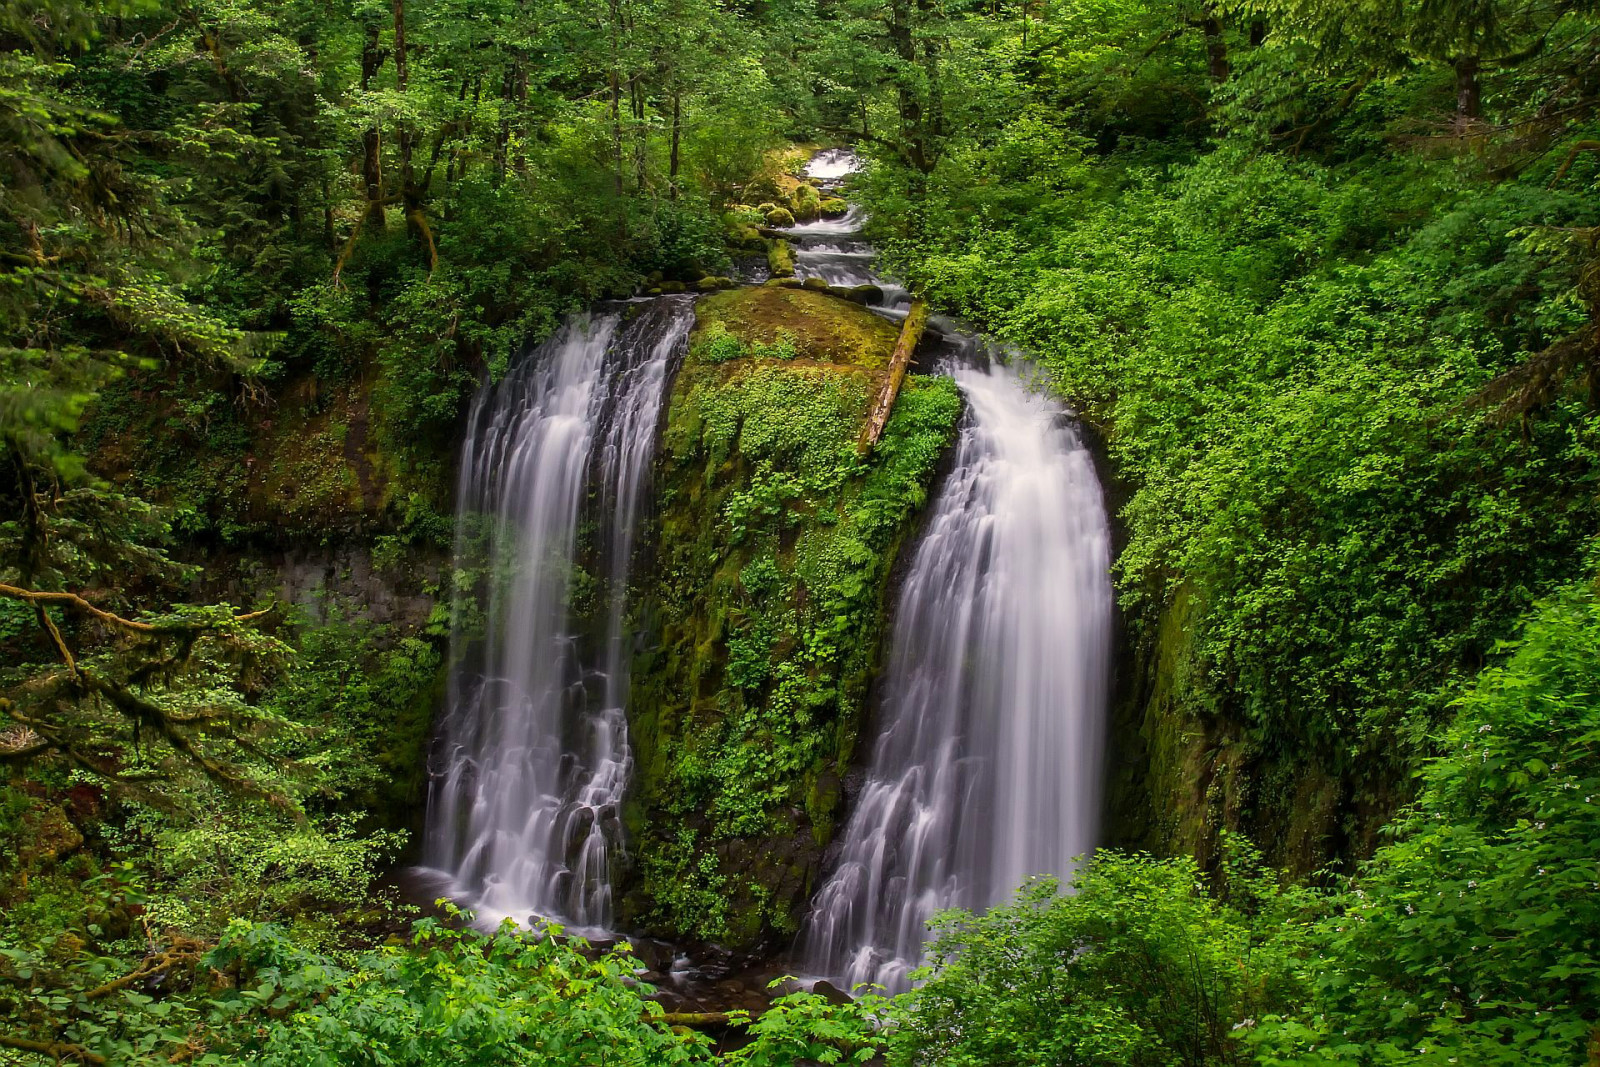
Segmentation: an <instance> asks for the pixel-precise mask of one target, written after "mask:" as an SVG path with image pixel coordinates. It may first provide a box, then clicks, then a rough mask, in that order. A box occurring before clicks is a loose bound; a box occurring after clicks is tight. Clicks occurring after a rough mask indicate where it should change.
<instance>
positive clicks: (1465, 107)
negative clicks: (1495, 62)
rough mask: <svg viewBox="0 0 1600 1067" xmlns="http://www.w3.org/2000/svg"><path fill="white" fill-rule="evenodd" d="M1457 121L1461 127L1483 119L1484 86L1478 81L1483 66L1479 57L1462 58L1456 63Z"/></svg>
mask: <svg viewBox="0 0 1600 1067" xmlns="http://www.w3.org/2000/svg"><path fill="white" fill-rule="evenodd" d="M1455 68H1456V121H1457V122H1458V123H1460V124H1461V125H1466V124H1467V123H1469V122H1474V121H1476V120H1478V119H1481V118H1483V85H1482V83H1481V82H1480V81H1479V80H1478V75H1479V73H1480V69H1481V64H1480V63H1479V61H1478V57H1477V56H1462V57H1460V58H1459V59H1457V60H1456V61H1455Z"/></svg>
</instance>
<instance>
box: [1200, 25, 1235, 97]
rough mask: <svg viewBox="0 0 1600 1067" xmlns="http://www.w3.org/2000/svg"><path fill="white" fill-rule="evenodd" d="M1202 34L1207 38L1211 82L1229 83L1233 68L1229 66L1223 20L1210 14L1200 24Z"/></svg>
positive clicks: (1207, 60)
mask: <svg viewBox="0 0 1600 1067" xmlns="http://www.w3.org/2000/svg"><path fill="white" fill-rule="evenodd" d="M1200 32H1201V33H1203V34H1205V37H1206V70H1207V71H1208V72H1209V73H1210V74H1211V80H1212V81H1214V82H1217V83H1219V84H1220V83H1222V82H1225V81H1227V80H1228V75H1229V73H1231V70H1232V68H1231V67H1230V66H1229V64H1228V42H1227V40H1226V39H1224V38H1223V36H1222V20H1221V19H1220V18H1218V17H1217V16H1216V15H1215V14H1208V15H1207V16H1206V17H1205V19H1204V20H1202V21H1201V23H1200Z"/></svg>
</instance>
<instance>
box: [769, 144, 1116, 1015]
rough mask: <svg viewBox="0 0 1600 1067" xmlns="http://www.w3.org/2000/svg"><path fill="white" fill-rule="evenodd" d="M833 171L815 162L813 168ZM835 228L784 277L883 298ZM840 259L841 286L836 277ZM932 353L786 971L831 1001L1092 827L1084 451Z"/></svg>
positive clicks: (1010, 381) (817, 227) (1105, 617)
mask: <svg viewBox="0 0 1600 1067" xmlns="http://www.w3.org/2000/svg"><path fill="white" fill-rule="evenodd" d="M850 163H851V160H850V159H849V157H847V156H843V155H841V154H834V153H824V154H823V155H822V156H820V157H818V160H817V161H816V163H815V165H814V169H813V172H812V173H813V174H815V175H818V176H821V177H824V178H825V179H833V178H836V177H838V176H840V175H842V174H843V173H845V172H847V171H848V169H849V168H850ZM852 215H853V213H852ZM848 221H849V222H854V219H853V218H851V219H849V220H848ZM843 231H845V227H843V226H841V225H840V224H839V223H838V222H834V223H826V222H824V223H816V224H811V225H809V226H807V225H802V226H797V227H795V228H794V229H793V230H792V231H790V232H791V233H792V234H793V236H794V238H795V241H796V271H797V273H798V274H800V275H801V276H802V277H806V276H824V275H826V276H827V277H828V280H829V281H830V282H832V283H833V284H861V283H867V282H871V283H874V284H882V283H881V281H880V280H879V279H877V278H876V277H874V276H872V275H871V273H870V268H869V264H870V259H869V258H868V256H867V255H864V254H863V253H867V252H868V251H869V250H868V249H867V248H866V247H865V246H864V245H862V244H861V242H860V240H859V238H857V237H855V235H854V234H850V233H847V232H843ZM856 257H859V258H856ZM852 258H854V261H855V263H856V264H859V266H857V267H856V270H858V271H859V272H860V275H859V277H855V276H851V277H845V276H842V274H843V271H842V269H841V268H846V265H847V264H849V263H850V261H851V259H852ZM885 290H886V293H894V294H895V295H896V296H898V295H899V293H898V292H896V291H895V290H893V289H890V288H889V287H885ZM900 292H903V291H900ZM890 299H891V300H894V297H891V298H890ZM900 299H901V300H903V299H904V298H903V297H901V298H900ZM894 302H896V303H898V302H900V301H894ZM884 310H885V311H886V312H887V313H888V314H890V315H894V316H895V317H900V316H902V315H903V314H904V311H903V309H902V308H893V309H884ZM939 348H940V349H941V351H940V352H939V353H938V354H937V355H936V357H935V359H936V362H937V366H938V369H939V370H941V371H943V372H945V373H949V374H950V375H951V376H952V377H953V378H954V379H955V380H956V382H957V384H958V385H959V386H960V387H961V390H962V393H963V394H964V396H965V398H966V403H967V412H966V415H965V418H964V420H963V423H962V427H961V431H960V440H959V442H958V443H957V446H956V456H955V462H954V467H953V469H952V470H951V472H950V474H949V475H948V477H946V478H945V480H944V481H943V483H942V486H941V488H940V489H939V490H938V493H937V496H936V498H935V500H934V502H933V504H932V507H931V510H930V514H929V516H928V519H927V522H926V525H925V527H924V529H923V532H922V534H921V535H920V537H919V539H918V541H917V544H916V546H915V548H914V550H913V554H912V557H911V559H910V562H909V566H908V567H907V569H906V572H905V577H904V581H903V583H902V585H901V587H900V591H899V595H898V599H897V602H896V606H895V612H894V619H893V637H892V641H891V647H890V650H889V655H888V663H887V666H886V670H885V674H884V677H883V680H882V685H881V688H880V692H881V694H882V696H881V699H880V701H879V706H878V708H877V712H876V716H875V724H876V730H875V734H876V736H875V737H874V739H873V741H872V751H871V757H870V762H869V764H868V768H867V777H866V781H865V784H864V785H863V786H862V788H861V790H860V792H859V794H858V795H857V798H856V801H855V804H854V806H853V809H852V811H851V814H850V816H849V820H848V823H847V825H846V827H845V831H844V835H843V840H842V844H841V846H840V848H839V850H838V853H837V855H838V859H837V863H836V865H835V866H834V868H833V871H832V873H831V875H830V876H829V877H828V879H827V881H826V882H825V884H824V885H823V887H822V889H821V891H820V892H819V893H818V894H817V896H816V898H815V900H814V902H813V904H812V908H811V911H810V913H809V914H808V916H807V918H806V921H805V925H804V928H803V930H802V931H801V935H800V942H799V954H800V962H801V963H802V965H803V967H804V969H805V970H806V971H808V972H809V973H811V974H813V975H817V976H821V977H826V978H829V979H831V980H833V981H834V982H836V983H838V984H840V985H842V986H844V987H845V988H850V987H853V986H855V985H857V984H859V983H863V982H866V983H874V984H878V985H882V986H883V987H885V988H886V990H887V991H888V992H891V993H893V992H898V991H901V990H903V989H905V988H907V987H908V986H909V984H910V980H909V975H910V972H911V971H912V970H914V969H915V968H916V967H917V966H918V965H919V964H920V963H921V962H922V959H923V954H924V946H925V943H926V939H927V937H928V930H927V922H928V920H929V919H930V918H931V917H932V916H933V915H934V914H935V913H937V912H939V911H942V910H945V909H948V908H968V909H974V910H979V909H983V908H986V907H990V906H992V905H995V904H999V903H1003V902H1005V901H1007V900H1009V899H1010V898H1011V896H1012V895H1013V894H1014V893H1015V891H1016V890H1017V889H1018V888H1019V887H1020V886H1021V885H1023V884H1024V883H1025V882H1026V881H1027V880H1029V879H1030V878H1033V877H1036V876H1040V875H1052V876H1055V877H1057V878H1060V879H1066V878H1069V877H1070V876H1071V873H1072V870H1073V866H1074V861H1075V859H1076V858H1077V857H1080V856H1083V855H1085V854H1086V853H1088V852H1089V851H1090V850H1091V849H1093V847H1094V845H1095V835H1096V830H1097V825H1098V819H1099V798H1100V790H1101V763H1102V759H1103V748H1104V732H1105V720H1106V711H1107V708H1106V706H1107V696H1108V687H1109V675H1110V652H1111V626H1112V591H1111V582H1110V553H1111V546H1110V540H1111V539H1110V531H1109V524H1108V523H1107V520H1106V514H1105V508H1104V503H1103V500H1102V495H1101V491H1100V486H1099V482H1098V479H1097V478H1096V476H1095V470H1094V464H1093V460H1092V457H1091V455H1090V453H1089V451H1088V449H1087V448H1086V446H1085V443H1084V441H1083V439H1082V437H1081V435H1080V433H1079V432H1078V428H1077V425H1076V423H1075V421H1074V420H1073V418H1072V417H1071V415H1070V413H1069V412H1067V411H1066V409H1065V408H1064V407H1063V406H1062V405H1061V404H1060V403H1059V402H1057V401H1055V400H1054V399H1052V398H1051V397H1050V396H1049V395H1048V394H1047V393H1045V392H1044V391H1043V390H1041V389H1039V388H1037V387H1035V384H1034V382H1033V381H1032V380H1031V377H1032V376H1031V375H1030V374H1029V372H1028V368H1027V367H1026V365H1025V364H1023V363H1022V362H1021V361H1020V360H1018V359H1013V360H1011V361H1009V363H1008V362H1006V361H1002V360H1000V359H997V358H994V357H993V356H991V355H989V354H987V353H986V352H985V349H984V346H982V345H980V344H979V343H978V342H977V341H976V340H975V339H974V338H971V337H969V336H963V335H961V334H959V332H957V331H955V330H954V329H953V328H951V326H950V324H946V329H945V339H944V341H943V342H942V344H940V345H939ZM924 362H927V360H926V359H924Z"/></svg>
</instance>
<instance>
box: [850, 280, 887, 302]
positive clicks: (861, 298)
mask: <svg viewBox="0 0 1600 1067" xmlns="http://www.w3.org/2000/svg"><path fill="white" fill-rule="evenodd" d="M850 299H851V300H854V301H855V302H856V303H858V304H867V305H869V306H872V307H877V306H878V305H879V304H882V303H883V287H882V286H878V285H873V284H871V283H870V282H869V283H867V284H866V285H852V286H851V287H850Z"/></svg>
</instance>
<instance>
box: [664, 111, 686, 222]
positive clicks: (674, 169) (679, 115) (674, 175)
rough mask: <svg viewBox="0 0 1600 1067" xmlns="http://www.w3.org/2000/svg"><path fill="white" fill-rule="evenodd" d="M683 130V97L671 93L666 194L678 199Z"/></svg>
mask: <svg viewBox="0 0 1600 1067" xmlns="http://www.w3.org/2000/svg"><path fill="white" fill-rule="evenodd" d="M682 132H683V97H682V96H681V95H679V94H678V93H677V92H676V91H674V92H673V94H672V159H671V162H670V163H669V165H668V167H669V169H668V172H667V196H668V197H669V198H670V199H673V200H676V199H678V141H679V137H680V135H681V134H682Z"/></svg>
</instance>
